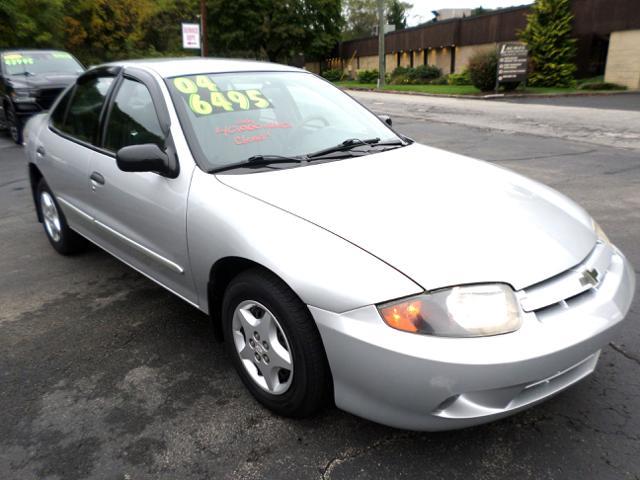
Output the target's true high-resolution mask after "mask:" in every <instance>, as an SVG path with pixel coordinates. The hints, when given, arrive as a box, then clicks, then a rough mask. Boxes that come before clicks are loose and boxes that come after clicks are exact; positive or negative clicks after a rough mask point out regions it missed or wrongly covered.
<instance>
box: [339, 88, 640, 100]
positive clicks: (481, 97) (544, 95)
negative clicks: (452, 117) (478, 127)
mask: <svg viewBox="0 0 640 480" xmlns="http://www.w3.org/2000/svg"><path fill="white" fill-rule="evenodd" d="M338 88H340V89H341V90H354V91H357V92H375V93H397V94H399V95H418V96H421V97H440V98H463V99H466V100H508V99H510V98H561V97H604V96H613V95H629V94H634V93H635V94H638V93H640V90H605V91H600V92H598V91H590V92H571V93H569V92H567V93H514V94H508V95H506V94H504V93H490V94H486V95H481V94H477V95H456V94H453V93H426V92H413V91H405V90H380V89H377V88H365V87H344V86H339V87H338Z"/></svg>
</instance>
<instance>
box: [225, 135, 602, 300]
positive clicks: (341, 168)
mask: <svg viewBox="0 0 640 480" xmlns="http://www.w3.org/2000/svg"><path fill="white" fill-rule="evenodd" d="M218 179H219V180H220V181H222V182H223V183H225V184H226V185H228V186H230V187H232V188H235V189H237V190H239V191H242V192H245V193H246V194H249V195H251V196H253V197H255V198H258V199H260V200H262V201H265V202H268V203H270V204H272V205H274V206H276V207H279V208H281V209H284V210H286V211H288V212H290V213H292V214H294V215H297V216H299V217H301V218H303V219H306V220H308V221H310V222H313V223H314V224H317V225H318V226H320V227H322V228H324V229H327V230H329V231H331V232H333V233H334V234H336V235H339V236H340V237H342V238H344V239H345V240H347V241H349V242H352V243H354V244H355V245H357V246H359V247H360V248H362V249H364V250H366V251H368V252H369V253H371V254H372V255H374V256H376V257H378V258H379V259H381V260H382V261H384V262H386V263H388V264H389V265H391V266H392V267H394V268H396V269H398V270H400V271H401V272H403V273H404V274H405V275H407V276H408V277H410V278H411V279H412V280H414V281H415V282H417V283H419V284H420V285H421V286H422V287H423V288H425V289H427V290H431V289H436V288H441V287H446V286H453V285H460V284H470V283H481V282H504V283H508V284H510V285H511V286H512V287H513V288H514V289H516V290H519V289H521V288H524V287H527V286H529V285H532V284H534V283H537V282H540V281H542V280H545V279H547V278H549V277H551V276H553V275H556V274H558V273H560V272H562V271H564V270H567V269H569V268H571V267H573V266H575V265H577V264H578V263H579V262H580V261H582V260H583V259H584V258H585V257H586V256H587V255H588V253H589V252H590V251H591V249H592V248H593V247H594V245H595V242H596V237H595V234H594V232H593V228H592V224H591V218H590V217H589V215H588V214H587V213H586V212H585V211H584V210H583V209H582V208H580V207H579V206H578V205H576V204H575V203H574V202H572V201H571V200H569V199H568V198H567V197H565V196H563V195H561V194H560V193H558V192H556V191H554V190H552V189H550V188H548V187H545V186H544V185H542V184H539V183H537V182H534V181H532V180H529V179H527V178H525V177H522V176H520V175H517V174H515V173H513V172H510V171H508V170H505V169H502V168H500V167H496V166H493V165H491V164H489V163H486V162H483V161H479V160H474V159H471V158H467V157H463V156H460V155H456V154H453V153H449V152H445V151H443V150H439V149H435V148H431V147H426V146H424V145H419V144H413V145H410V146H407V147H404V148H400V149H396V150H391V151H387V152H382V153H377V154H372V155H366V156H362V157H358V158H351V159H347V160H342V161H334V162H328V163H323V164H317V165H311V166H307V167H298V168H289V169H284V170H277V171H270V172H261V173H254V174H246V175H228V174H225V175H218ZM283 234H286V232H283ZM306 247H307V248H308V249H309V255H322V245H306ZM336 274H339V272H336Z"/></svg>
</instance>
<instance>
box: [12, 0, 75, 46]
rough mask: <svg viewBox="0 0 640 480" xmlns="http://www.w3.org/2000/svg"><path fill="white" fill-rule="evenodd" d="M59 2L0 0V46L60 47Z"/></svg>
mask: <svg viewBox="0 0 640 480" xmlns="http://www.w3.org/2000/svg"><path fill="white" fill-rule="evenodd" d="M62 2H63V0H4V1H3V2H2V3H0V47H2V48H7V47H8V48H11V47H20V48H25V47H27V48H28V47H31V48H40V47H49V48H59V47H61V46H62V36H61V35H60V30H61V26H62Z"/></svg>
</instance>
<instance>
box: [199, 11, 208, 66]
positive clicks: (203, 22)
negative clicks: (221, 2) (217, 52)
mask: <svg viewBox="0 0 640 480" xmlns="http://www.w3.org/2000/svg"><path fill="white" fill-rule="evenodd" d="M200 52H201V54H202V56H203V57H206V56H207V55H208V54H209V52H208V49H207V4H206V3H205V0H200Z"/></svg>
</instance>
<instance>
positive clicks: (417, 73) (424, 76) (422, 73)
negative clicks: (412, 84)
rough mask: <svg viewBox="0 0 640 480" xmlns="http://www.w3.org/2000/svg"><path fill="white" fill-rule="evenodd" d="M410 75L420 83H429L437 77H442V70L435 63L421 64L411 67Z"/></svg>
mask: <svg viewBox="0 0 640 480" xmlns="http://www.w3.org/2000/svg"><path fill="white" fill-rule="evenodd" d="M410 70H412V72H409V75H410V76H413V78H414V79H415V81H416V82H418V83H429V82H430V81H432V80H435V79H436V78H440V77H442V70H440V69H439V68H438V67H436V66H435V65H420V66H418V67H416V68H413V69H410Z"/></svg>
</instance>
